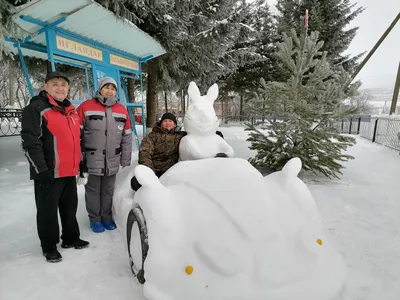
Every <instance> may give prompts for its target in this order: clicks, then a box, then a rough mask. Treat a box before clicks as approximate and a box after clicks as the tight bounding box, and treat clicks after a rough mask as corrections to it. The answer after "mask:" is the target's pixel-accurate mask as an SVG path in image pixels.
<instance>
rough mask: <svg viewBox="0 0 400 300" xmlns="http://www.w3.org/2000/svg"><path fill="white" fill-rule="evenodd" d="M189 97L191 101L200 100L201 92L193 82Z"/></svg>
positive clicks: (190, 84) (190, 86) (190, 85)
mask: <svg viewBox="0 0 400 300" xmlns="http://www.w3.org/2000/svg"><path fill="white" fill-rule="evenodd" d="M188 95H189V98H190V100H191V101H197V100H198V99H200V96H201V95H200V90H199V88H198V87H197V85H196V83H194V82H193V81H191V82H190V83H189V87H188Z"/></svg>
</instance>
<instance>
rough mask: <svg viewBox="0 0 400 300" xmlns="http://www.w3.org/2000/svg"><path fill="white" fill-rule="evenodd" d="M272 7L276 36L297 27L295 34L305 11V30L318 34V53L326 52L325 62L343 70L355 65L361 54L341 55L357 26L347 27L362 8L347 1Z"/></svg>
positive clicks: (304, 0) (284, 2) (281, 0)
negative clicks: (321, 43)
mask: <svg viewBox="0 0 400 300" xmlns="http://www.w3.org/2000/svg"><path fill="white" fill-rule="evenodd" d="M276 7H277V9H278V12H279V14H278V16H277V22H278V31H279V33H280V34H282V33H284V32H286V33H287V34H289V33H290V30H291V28H298V30H297V33H298V34H299V33H300V29H301V28H302V27H303V24H304V14H305V11H306V9H308V10H309V30H310V31H318V32H319V33H320V39H321V40H322V41H324V46H323V47H322V49H321V50H322V51H326V52H327V59H328V60H329V61H330V62H331V63H333V64H334V65H337V64H340V65H342V66H343V67H344V68H345V69H346V70H351V69H352V68H353V67H354V66H355V64H356V63H357V59H358V58H359V57H360V56H361V55H362V53H361V54H359V55H356V56H354V57H350V56H349V55H344V54H343V53H344V51H345V50H346V49H347V48H348V47H349V45H350V43H351V41H352V40H353V38H354V37H355V35H356V33H357V30H358V27H352V28H349V27H348V25H349V24H350V22H351V21H352V20H353V19H354V18H356V17H357V16H358V15H359V14H360V13H361V12H362V11H363V10H364V8H363V7H357V3H353V4H351V2H350V0H278V2H277V6H276Z"/></svg>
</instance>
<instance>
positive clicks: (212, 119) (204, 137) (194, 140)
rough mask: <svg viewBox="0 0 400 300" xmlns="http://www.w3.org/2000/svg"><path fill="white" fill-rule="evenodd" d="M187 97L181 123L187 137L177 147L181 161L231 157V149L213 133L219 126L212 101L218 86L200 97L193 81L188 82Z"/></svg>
mask: <svg viewBox="0 0 400 300" xmlns="http://www.w3.org/2000/svg"><path fill="white" fill-rule="evenodd" d="M188 95H189V98H190V100H191V102H190V104H189V107H188V111H187V113H186V115H185V119H184V121H183V126H184V128H185V131H186V132H187V133H188V134H187V136H185V137H184V138H182V140H181V142H180V145H179V155H180V159H181V160H194V159H202V158H211V157H215V156H216V155H217V154H218V153H224V154H226V156H228V157H233V155H234V151H233V148H232V147H231V146H230V145H229V144H228V143H227V142H226V141H225V140H224V139H223V138H221V137H220V136H218V135H217V134H216V133H215V132H216V130H217V128H218V126H219V121H218V118H217V116H216V114H215V110H214V106H213V105H214V101H215V100H216V99H217V97H218V85H217V84H216V83H215V84H213V85H212V86H211V87H210V88H209V89H208V91H207V94H206V95H203V96H201V95H200V91H199V89H198V87H197V85H196V83H194V82H193V81H192V82H190V84H189V88H188Z"/></svg>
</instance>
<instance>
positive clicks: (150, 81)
mask: <svg viewBox="0 0 400 300" xmlns="http://www.w3.org/2000/svg"><path fill="white" fill-rule="evenodd" d="M148 64H149V68H148V78H147V96H146V99H147V100H146V110H147V117H146V127H147V128H152V127H153V126H154V124H155V123H156V114H157V84H158V61H157V58H155V59H153V60H151V61H149V62H148Z"/></svg>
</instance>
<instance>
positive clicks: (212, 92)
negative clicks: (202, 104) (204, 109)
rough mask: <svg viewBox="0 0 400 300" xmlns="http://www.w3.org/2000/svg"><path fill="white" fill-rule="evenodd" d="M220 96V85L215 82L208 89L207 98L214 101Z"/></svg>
mask: <svg viewBox="0 0 400 300" xmlns="http://www.w3.org/2000/svg"><path fill="white" fill-rule="evenodd" d="M217 98H218V85H217V84H216V83H214V84H213V85H212V86H210V88H209V89H208V91H207V99H209V100H210V101H211V102H214V101H215V100H217Z"/></svg>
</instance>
